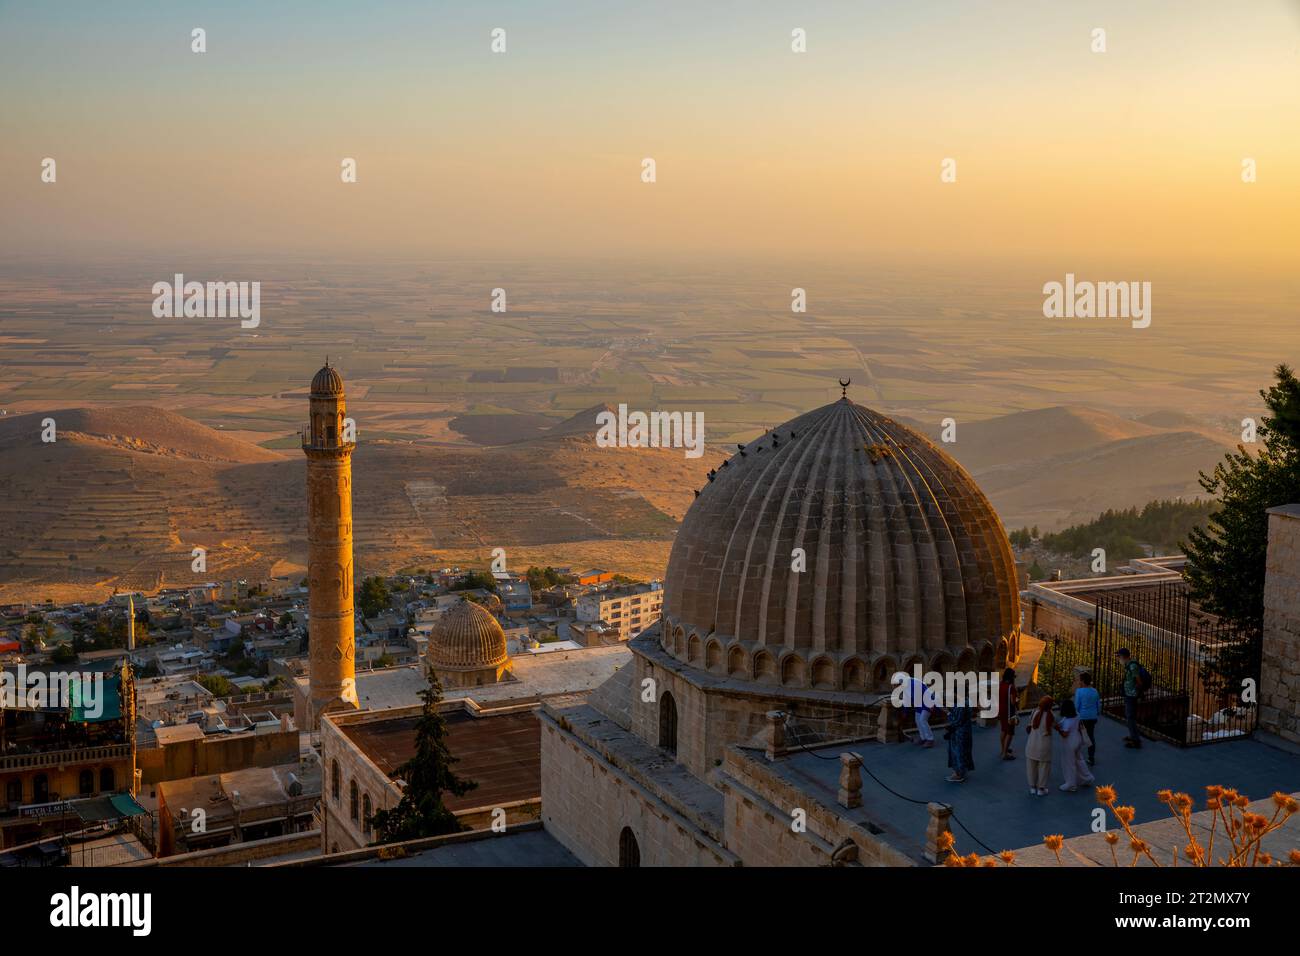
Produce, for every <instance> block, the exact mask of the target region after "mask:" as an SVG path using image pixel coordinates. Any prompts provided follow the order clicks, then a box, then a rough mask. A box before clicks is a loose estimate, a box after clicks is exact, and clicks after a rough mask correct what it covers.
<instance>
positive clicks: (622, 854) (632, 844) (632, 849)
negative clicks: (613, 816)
mask: <svg viewBox="0 0 1300 956" xmlns="http://www.w3.org/2000/svg"><path fill="white" fill-rule="evenodd" d="M618 865H619V866H622V867H633V866H640V865H641V848H640V847H639V846H637V845H636V834H635V833H633V832H632V828H631V827H624V828H623V832H622V833H620V834H619V835H618Z"/></svg>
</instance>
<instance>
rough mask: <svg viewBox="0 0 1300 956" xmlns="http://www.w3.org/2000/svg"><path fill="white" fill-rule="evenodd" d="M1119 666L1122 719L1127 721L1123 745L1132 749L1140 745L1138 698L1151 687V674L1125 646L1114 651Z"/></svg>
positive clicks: (1138, 747)
mask: <svg viewBox="0 0 1300 956" xmlns="http://www.w3.org/2000/svg"><path fill="white" fill-rule="evenodd" d="M1115 656H1116V657H1117V658H1119V666H1120V667H1122V668H1123V669H1124V719H1125V720H1127V721H1128V736H1127V737H1125V738H1124V746H1125V747H1128V748H1130V749H1132V750H1138V749H1140V748H1141V747H1142V735H1141V734H1140V733H1139V732H1138V724H1137V710H1138V700H1139V699H1140V698H1141V697H1142V695H1143V694H1145V693H1146V692H1147V690H1148V689H1149V688H1150V687H1151V674H1150V672H1149V671H1147V669H1146V668H1145V667H1143V666H1142V665H1141V664H1139V663H1138V662H1137V661H1135V660H1133V655H1132V654H1130V653H1129V650H1128V648H1127V647H1121V648H1120V649H1119V650H1118V651H1116V652H1115Z"/></svg>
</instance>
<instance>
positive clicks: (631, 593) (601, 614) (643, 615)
mask: <svg viewBox="0 0 1300 956" xmlns="http://www.w3.org/2000/svg"><path fill="white" fill-rule="evenodd" d="M663 606H664V592H663V585H662V584H661V583H660V582H658V581H652V582H650V583H649V584H633V585H630V586H628V587H621V588H611V589H610V590H608V591H594V592H592V593H591V594H584V595H582V596H581V597H580V598H578V601H577V610H578V620H579V621H582V622H584V623H589V624H594V623H596V622H604V623H605V624H608V625H609V626H610V627H613V628H617V629H618V636H619V640H621V641H626V640H628V639H629V638H633V637H636V635H638V634H640V633H641V632H642V631H644V630H645V629H646V628H647V627H649V626H650V625H651V624H654V623H655V622H656V621H658V620H659V615H660V613H661V612H662V611H663Z"/></svg>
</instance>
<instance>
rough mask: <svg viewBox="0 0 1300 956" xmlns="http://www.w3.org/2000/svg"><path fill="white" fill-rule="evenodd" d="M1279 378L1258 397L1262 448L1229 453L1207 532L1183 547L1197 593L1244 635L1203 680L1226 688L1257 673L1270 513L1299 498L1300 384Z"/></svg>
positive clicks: (1286, 374)
mask: <svg viewBox="0 0 1300 956" xmlns="http://www.w3.org/2000/svg"><path fill="white" fill-rule="evenodd" d="M1275 375H1276V378H1277V381H1276V382H1275V383H1274V384H1273V385H1272V386H1271V387H1269V388H1268V389H1267V390H1262V389H1261V391H1260V393H1259V394H1260V397H1261V398H1263V399H1264V404H1265V406H1266V407H1267V409H1268V412H1269V414H1267V415H1265V416H1263V420H1262V422H1261V423H1260V426H1259V428H1258V429H1257V436H1258V438H1259V440H1260V445H1261V448H1260V450H1259V452H1258V454H1255V455H1251V454H1250V453H1248V452H1247V451H1246V450H1245V447H1244V446H1242V445H1238V446H1237V450H1236V451H1235V452H1228V453H1227V454H1226V455H1225V456H1224V459H1223V461H1221V462H1219V464H1218V465H1216V466H1215V468H1214V471H1213V472H1211V473H1210V474H1208V475H1207V474H1206V473H1205V472H1201V476H1200V480H1201V487H1202V488H1204V489H1205V490H1206V491H1207V492H1209V493H1210V494H1211V495H1213V496H1215V497H1216V498H1217V499H1218V505H1219V507H1218V509H1217V510H1216V511H1214V512H1213V513H1212V514H1211V515H1210V518H1209V522H1208V527H1205V528H1193V529H1192V531H1191V533H1190V534H1189V536H1188V540H1187V542H1186V544H1185V545H1184V547H1183V550H1184V552H1185V553H1186V554H1187V557H1188V561H1189V567H1188V569H1187V579H1188V582H1189V583H1190V585H1191V591H1192V596H1193V597H1194V598H1195V599H1196V601H1197V603H1198V604H1200V606H1201V607H1203V608H1204V609H1205V610H1207V611H1209V612H1211V613H1212V614H1217V615H1218V616H1219V617H1220V618H1222V619H1224V620H1225V621H1227V622H1229V623H1230V624H1231V625H1232V626H1233V627H1234V628H1235V629H1236V631H1237V634H1238V637H1237V639H1236V640H1235V641H1232V642H1229V643H1228V645H1227V646H1226V647H1225V648H1224V649H1223V650H1222V651H1221V652H1220V654H1219V656H1218V658H1217V659H1216V660H1211V661H1207V662H1206V664H1205V666H1203V667H1202V676H1203V678H1205V679H1206V680H1207V682H1209V683H1211V684H1212V685H1214V686H1216V688H1217V689H1218V690H1219V691H1220V692H1223V691H1226V690H1228V689H1230V688H1235V687H1236V686H1239V681H1240V679H1241V678H1243V677H1248V676H1252V675H1253V671H1254V668H1255V652H1254V649H1255V648H1256V647H1257V646H1258V641H1259V638H1260V635H1261V634H1262V632H1263V627H1264V566H1265V562H1266V558H1267V554H1268V514H1267V511H1268V509H1269V508H1274V507H1276V506H1278V505H1284V504H1289V503H1291V502H1295V501H1300V381H1297V380H1296V377H1295V375H1294V374H1293V373H1292V371H1291V369H1290V368H1289V367H1288V366H1286V365H1279V366H1278V367H1277V370H1276V372H1275Z"/></svg>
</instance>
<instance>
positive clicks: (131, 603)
mask: <svg viewBox="0 0 1300 956" xmlns="http://www.w3.org/2000/svg"><path fill="white" fill-rule="evenodd" d="M126 649H127V650H128V651H133V650H135V592H134V591H133V592H131V593H130V594H128V595H127V596H126Z"/></svg>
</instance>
